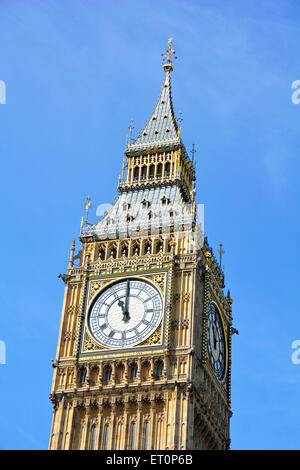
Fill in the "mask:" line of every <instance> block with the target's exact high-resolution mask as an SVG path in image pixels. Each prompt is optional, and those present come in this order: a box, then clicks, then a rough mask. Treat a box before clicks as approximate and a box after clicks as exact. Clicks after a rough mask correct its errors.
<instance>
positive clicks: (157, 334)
mask: <svg viewBox="0 0 300 470" xmlns="http://www.w3.org/2000/svg"><path fill="white" fill-rule="evenodd" d="M161 330H162V322H160V325H159V327H158V328H157V329H156V330H155V331H154V333H152V335H151V336H149V338H147V339H146V340H145V341H143V342H142V343H140V344H139V346H146V345H154V344H159V343H161Z"/></svg>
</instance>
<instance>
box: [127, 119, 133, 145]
mask: <svg viewBox="0 0 300 470" xmlns="http://www.w3.org/2000/svg"><path fill="white" fill-rule="evenodd" d="M132 124H133V119H130V124H129V127H128V129H129V139H128V144H129V145H130V144H131V137H132V131H133V129H134V126H133V125H132Z"/></svg>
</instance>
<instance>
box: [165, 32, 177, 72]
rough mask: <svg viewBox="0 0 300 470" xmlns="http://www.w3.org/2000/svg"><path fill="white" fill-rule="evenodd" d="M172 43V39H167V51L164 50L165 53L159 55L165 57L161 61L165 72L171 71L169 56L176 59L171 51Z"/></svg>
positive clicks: (171, 65)
mask: <svg viewBox="0 0 300 470" xmlns="http://www.w3.org/2000/svg"><path fill="white" fill-rule="evenodd" d="M172 41H173V38H169V40H168V46H169V47H168V49H166V51H165V52H163V53H162V54H161V55H162V56H165V58H164V59H163V68H164V69H165V71H166V72H171V71H172V70H173V64H172V61H171V55H173V56H174V59H177V57H176V55H175V51H174V50H173V49H172Z"/></svg>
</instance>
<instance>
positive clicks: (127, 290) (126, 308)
mask: <svg viewBox="0 0 300 470" xmlns="http://www.w3.org/2000/svg"><path fill="white" fill-rule="evenodd" d="M128 304H129V281H128V279H127V283H126V298H125V308H124V311H123V313H124V315H126V316H127V320H129V318H130V317H129V311H128Z"/></svg>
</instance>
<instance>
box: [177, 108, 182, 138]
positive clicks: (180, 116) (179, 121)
mask: <svg viewBox="0 0 300 470" xmlns="http://www.w3.org/2000/svg"><path fill="white" fill-rule="evenodd" d="M178 115H179V118H178V119H177V121H178V137H180V135H181V123H182V121H183V118H182V112H181V111H179V113H178Z"/></svg>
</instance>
